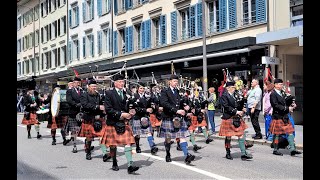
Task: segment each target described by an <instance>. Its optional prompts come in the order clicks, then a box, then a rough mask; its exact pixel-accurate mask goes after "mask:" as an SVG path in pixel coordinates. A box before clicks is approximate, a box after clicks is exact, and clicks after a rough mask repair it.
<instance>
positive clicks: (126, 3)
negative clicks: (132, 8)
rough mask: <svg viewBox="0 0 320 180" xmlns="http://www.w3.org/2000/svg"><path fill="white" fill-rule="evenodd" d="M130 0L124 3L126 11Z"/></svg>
mask: <svg viewBox="0 0 320 180" xmlns="http://www.w3.org/2000/svg"><path fill="white" fill-rule="evenodd" d="M128 5H129V0H125V1H124V7H125V9H126V10H128Z"/></svg>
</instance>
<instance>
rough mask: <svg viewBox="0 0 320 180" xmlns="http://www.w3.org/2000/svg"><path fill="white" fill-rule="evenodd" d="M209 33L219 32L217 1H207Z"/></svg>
mask: <svg viewBox="0 0 320 180" xmlns="http://www.w3.org/2000/svg"><path fill="white" fill-rule="evenodd" d="M208 6H209V23H210V24H209V27H210V33H212V32H219V1H217V0H216V1H213V2H209V3H208Z"/></svg>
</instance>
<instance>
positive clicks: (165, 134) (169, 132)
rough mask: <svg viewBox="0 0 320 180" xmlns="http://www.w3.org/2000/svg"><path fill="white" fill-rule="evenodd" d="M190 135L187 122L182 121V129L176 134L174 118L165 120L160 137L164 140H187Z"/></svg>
mask: <svg viewBox="0 0 320 180" xmlns="http://www.w3.org/2000/svg"><path fill="white" fill-rule="evenodd" d="M189 135H190V133H189V131H188V126H187V123H186V121H185V120H182V123H181V128H180V129H179V131H178V132H174V128H173V121H172V118H164V119H163V120H162V123H161V127H160V135H159V136H160V137H162V138H171V139H175V138H186V137H188V136H189Z"/></svg>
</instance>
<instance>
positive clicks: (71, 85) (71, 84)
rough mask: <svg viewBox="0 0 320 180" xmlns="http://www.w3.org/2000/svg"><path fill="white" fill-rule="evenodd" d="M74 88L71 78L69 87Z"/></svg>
mask: <svg viewBox="0 0 320 180" xmlns="http://www.w3.org/2000/svg"><path fill="white" fill-rule="evenodd" d="M72 88H73V81H72V80H69V82H68V89H72Z"/></svg>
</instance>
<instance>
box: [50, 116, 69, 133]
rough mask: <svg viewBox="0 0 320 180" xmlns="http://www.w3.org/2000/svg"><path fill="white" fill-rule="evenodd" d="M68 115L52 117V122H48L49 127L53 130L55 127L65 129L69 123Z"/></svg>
mask: <svg viewBox="0 0 320 180" xmlns="http://www.w3.org/2000/svg"><path fill="white" fill-rule="evenodd" d="M67 119H68V116H56V117H52V124H50V125H49V123H48V126H50V127H48V128H51V129H52V130H54V129H58V128H60V129H64V127H65V126H66V123H67Z"/></svg>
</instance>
